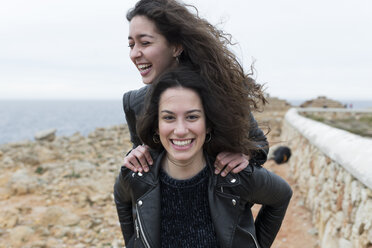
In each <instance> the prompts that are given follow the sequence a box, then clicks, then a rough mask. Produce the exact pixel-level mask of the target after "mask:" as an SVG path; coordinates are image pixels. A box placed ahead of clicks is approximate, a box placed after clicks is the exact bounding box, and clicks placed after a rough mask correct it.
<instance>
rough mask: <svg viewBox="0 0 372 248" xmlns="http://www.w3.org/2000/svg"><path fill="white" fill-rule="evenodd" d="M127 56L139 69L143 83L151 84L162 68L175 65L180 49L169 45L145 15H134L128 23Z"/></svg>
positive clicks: (162, 70)
mask: <svg viewBox="0 0 372 248" xmlns="http://www.w3.org/2000/svg"><path fill="white" fill-rule="evenodd" d="M128 42H129V47H130V54H129V57H130V59H131V60H132V62H133V63H134V65H135V66H136V67H137V69H138V70H139V72H140V74H141V76H142V80H143V83H145V84H151V83H152V82H153V81H154V79H155V78H156V77H157V76H159V75H160V74H161V73H162V72H164V70H166V69H168V68H171V67H173V66H175V65H176V56H177V55H179V54H180V50H179V49H178V48H177V47H176V46H173V45H170V44H169V43H168V41H167V40H166V38H165V37H164V36H163V35H162V34H160V33H159V32H158V31H157V28H156V26H155V24H154V22H153V21H151V20H150V19H148V18H147V17H146V16H135V17H133V18H132V20H131V22H130V24H129V36H128Z"/></svg>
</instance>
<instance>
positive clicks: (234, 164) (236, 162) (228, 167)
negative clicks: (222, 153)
mask: <svg viewBox="0 0 372 248" xmlns="http://www.w3.org/2000/svg"><path fill="white" fill-rule="evenodd" d="M241 162H243V161H242V160H241V159H234V160H232V161H230V162H229V163H228V164H227V165H226V166H225V168H224V169H223V171H222V172H221V176H223V177H224V176H226V175H227V174H229V172H230V171H231V170H232V169H234V168H235V167H237V166H238V165H239V164H240V163H241Z"/></svg>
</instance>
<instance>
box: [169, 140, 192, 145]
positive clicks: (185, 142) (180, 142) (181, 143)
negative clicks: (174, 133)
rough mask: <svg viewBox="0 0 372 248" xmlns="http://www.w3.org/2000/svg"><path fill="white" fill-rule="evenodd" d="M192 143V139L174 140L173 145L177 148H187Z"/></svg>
mask: <svg viewBox="0 0 372 248" xmlns="http://www.w3.org/2000/svg"><path fill="white" fill-rule="evenodd" d="M190 143H191V139H189V140H182V141H181V140H173V144H175V145H177V146H186V145H188V144H190Z"/></svg>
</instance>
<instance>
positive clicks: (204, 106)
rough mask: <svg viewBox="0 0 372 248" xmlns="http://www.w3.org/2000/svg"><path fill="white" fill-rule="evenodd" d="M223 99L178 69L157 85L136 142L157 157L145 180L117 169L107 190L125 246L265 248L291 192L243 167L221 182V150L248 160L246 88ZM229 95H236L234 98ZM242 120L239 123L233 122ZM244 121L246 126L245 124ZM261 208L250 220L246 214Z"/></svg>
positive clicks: (258, 170)
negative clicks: (225, 102) (111, 191)
mask: <svg viewBox="0 0 372 248" xmlns="http://www.w3.org/2000/svg"><path fill="white" fill-rule="evenodd" d="M240 90H241V91H242V92H241V93H238V92H231V93H230V94H232V96H234V97H236V99H237V102H236V105H234V104H232V105H223V101H221V100H222V99H223V98H224V97H225V93H224V92H221V91H219V90H216V89H215V88H209V87H208V83H207V82H206V81H205V79H203V78H202V77H201V76H200V74H199V73H198V72H195V71H194V70H192V69H189V68H188V67H183V66H180V67H178V68H176V69H173V70H171V71H169V72H167V73H165V74H164V75H162V76H161V77H160V78H159V81H158V82H156V83H154V85H152V87H151V89H150V91H149V95H148V96H147V99H146V105H145V110H144V112H143V116H142V117H141V119H140V120H139V121H138V124H137V130H138V134H139V138H140V139H141V140H142V141H143V142H144V143H145V144H146V145H148V146H149V147H150V148H151V149H153V150H155V151H158V154H160V155H159V156H157V157H156V158H155V159H154V164H153V166H151V167H150V170H149V172H148V173H144V174H142V173H141V172H138V173H134V172H132V171H130V170H129V169H128V168H126V167H124V166H123V167H122V169H121V172H120V174H119V176H118V179H117V181H116V184H115V188H114V195H115V203H116V205H117V211H118V215H119V221H120V225H121V229H122V233H123V236H124V239H125V244H126V247H128V248H130V247H173V248H174V247H177V248H182V247H185V248H186V247H193V248H195V247H203V248H205V247H224V248H226V247H255V248H259V247H260V248H264V247H270V246H271V244H272V242H273V241H274V239H275V236H276V234H277V233H278V231H279V228H280V225H281V223H282V220H283V218H284V215H285V212H286V209H287V206H288V203H289V200H290V198H291V195H292V191H291V189H290V187H289V185H288V184H287V183H286V182H285V181H284V180H283V179H281V178H280V177H278V176H276V175H275V174H273V173H271V172H269V171H267V170H266V169H265V168H263V167H261V166H255V165H252V164H249V165H248V167H246V168H245V169H244V170H243V171H241V172H240V173H238V174H231V173H230V174H228V175H227V176H226V177H221V176H220V175H216V174H215V173H214V167H213V163H214V161H215V159H216V155H217V154H218V153H219V152H220V151H228V152H232V153H244V154H247V155H250V156H251V155H252V154H254V153H255V152H256V151H257V150H258V149H259V148H258V146H257V144H256V143H257V142H256V141H254V140H252V139H251V137H249V135H247V134H248V133H250V132H254V131H255V130H254V129H256V128H257V127H256V126H252V125H251V123H250V121H249V118H248V116H244V115H247V114H249V113H248V112H246V111H245V108H246V107H248V106H249V103H248V102H249V101H243V100H242V98H241V96H240V95H238V94H243V95H244V96H245V98H248V97H247V94H245V93H247V91H248V88H247V87H244V86H243V85H242V86H241V87H240ZM235 94H236V95H235ZM237 114H243V116H241V117H245V118H242V121H241V122H234V119H235V118H236V115H237ZM244 120H245V121H244ZM255 203H258V204H262V207H261V209H260V212H259V214H258V216H257V217H256V219H255V220H254V219H253V216H252V212H251V207H252V206H253V204H255Z"/></svg>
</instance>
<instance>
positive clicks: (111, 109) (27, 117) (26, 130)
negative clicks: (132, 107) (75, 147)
mask: <svg viewBox="0 0 372 248" xmlns="http://www.w3.org/2000/svg"><path fill="white" fill-rule="evenodd" d="M123 123H126V121H125V115H124V111H123V107H122V101H121V99H118V100H117V101H116V100H115V101H111V100H110V101H99V100H92V101H90V100H81V101H67V100H66V101H63V100H62V101H48V100H29V101H16V100H9V101H8V100H7V101H0V144H4V143H9V142H18V141H23V140H34V135H35V133H36V132H38V131H42V130H46V129H50V128H56V129H57V132H56V135H58V136H61V135H63V136H65V135H66V136H68V135H72V134H74V133H75V132H80V133H81V134H82V135H87V134H89V133H90V132H92V131H94V129H95V128H97V127H108V126H112V125H118V124H123Z"/></svg>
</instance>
